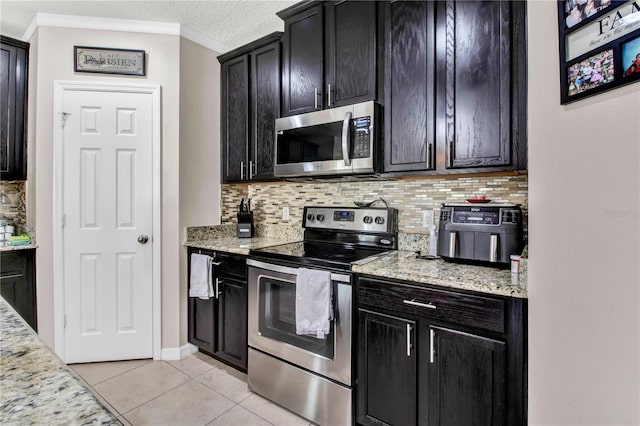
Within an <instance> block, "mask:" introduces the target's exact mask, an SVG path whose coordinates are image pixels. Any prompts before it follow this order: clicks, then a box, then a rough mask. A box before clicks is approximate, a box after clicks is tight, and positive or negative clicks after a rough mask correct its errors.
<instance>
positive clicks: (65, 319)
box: [64, 314, 67, 328]
mask: <svg viewBox="0 0 640 426" xmlns="http://www.w3.org/2000/svg"><path fill="white" fill-rule="evenodd" d="M64 328H67V314H64Z"/></svg>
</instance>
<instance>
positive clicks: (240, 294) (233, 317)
mask: <svg viewBox="0 0 640 426" xmlns="http://www.w3.org/2000/svg"><path fill="white" fill-rule="evenodd" d="M216 288H217V291H218V347H217V348H216V355H218V356H219V357H221V358H223V359H225V360H227V361H229V362H231V363H233V364H235V365H237V366H238V367H240V368H242V369H245V370H246V368H247V283H246V281H245V282H243V281H237V280H231V279H227V278H219V279H217V283H216Z"/></svg>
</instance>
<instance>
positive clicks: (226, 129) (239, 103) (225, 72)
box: [221, 55, 249, 182]
mask: <svg viewBox="0 0 640 426" xmlns="http://www.w3.org/2000/svg"><path fill="white" fill-rule="evenodd" d="M221 72H222V105H223V108H222V149H223V153H222V158H223V161H224V163H223V166H222V173H223V175H222V180H223V181H224V182H230V181H240V180H244V179H245V170H246V166H247V163H248V161H247V158H248V156H249V56H248V55H241V56H239V57H237V58H234V59H232V60H230V61H228V62H225V63H223V64H222V71H221Z"/></svg>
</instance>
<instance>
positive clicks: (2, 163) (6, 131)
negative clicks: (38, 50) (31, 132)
mask: <svg viewBox="0 0 640 426" xmlns="http://www.w3.org/2000/svg"><path fill="white" fill-rule="evenodd" d="M1 40H2V44H1V46H0V93H2V96H1V97H0V178H1V179H2V180H25V179H26V178H27V164H26V152H27V151H26V143H27V138H26V132H27V128H26V120H27V69H28V68H27V67H28V65H27V58H28V51H29V45H28V44H26V43H23V42H20V41H18V40H13V39H10V38H8V37H2V39H1Z"/></svg>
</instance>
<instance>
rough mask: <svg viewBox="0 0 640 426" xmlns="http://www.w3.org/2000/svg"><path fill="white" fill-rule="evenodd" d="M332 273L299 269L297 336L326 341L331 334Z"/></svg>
mask: <svg viewBox="0 0 640 426" xmlns="http://www.w3.org/2000/svg"><path fill="white" fill-rule="evenodd" d="M331 296H332V286H331V272H328V271H318V270H316V269H306V268H299V269H298V276H297V278H296V334H304V335H310V336H314V337H317V338H318V339H324V338H325V336H326V335H327V334H329V331H330V327H331V320H332V319H333V308H332V306H331Z"/></svg>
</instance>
